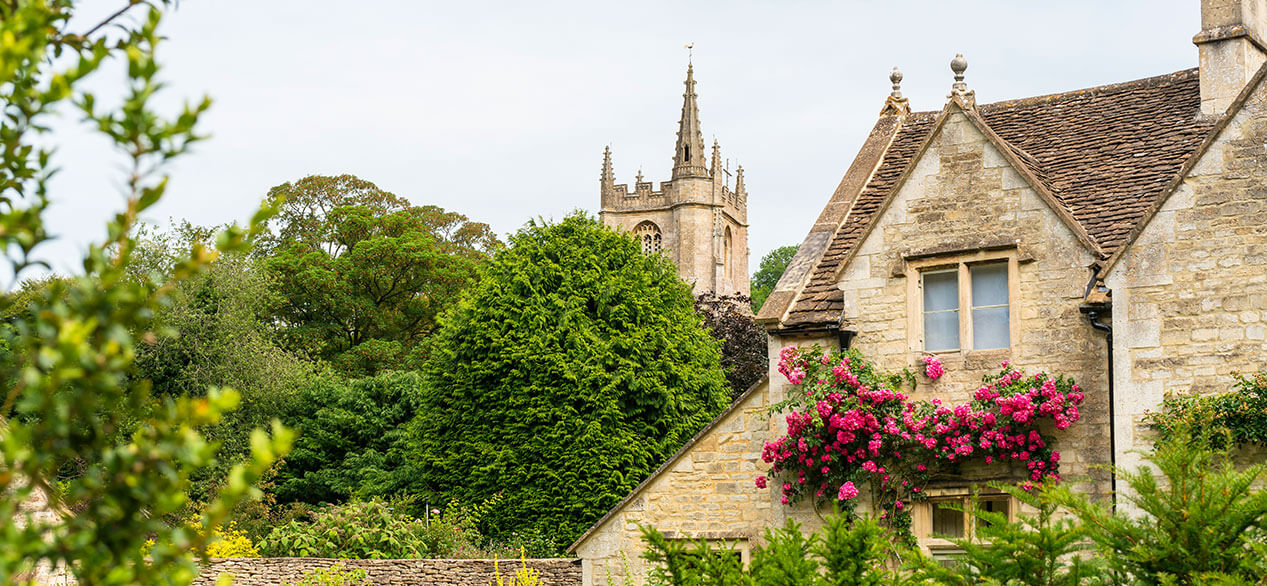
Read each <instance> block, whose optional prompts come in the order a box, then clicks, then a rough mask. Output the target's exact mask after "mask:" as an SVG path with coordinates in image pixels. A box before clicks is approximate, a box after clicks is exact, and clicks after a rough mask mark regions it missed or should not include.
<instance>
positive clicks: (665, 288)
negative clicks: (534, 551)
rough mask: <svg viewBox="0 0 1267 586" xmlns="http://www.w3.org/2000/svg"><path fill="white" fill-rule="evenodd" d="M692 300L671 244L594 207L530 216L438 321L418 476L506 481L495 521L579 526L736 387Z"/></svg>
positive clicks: (454, 487) (487, 486) (457, 490)
mask: <svg viewBox="0 0 1267 586" xmlns="http://www.w3.org/2000/svg"><path fill="white" fill-rule="evenodd" d="M692 301H693V299H692V297H691V293H690V290H689V288H688V287H687V285H686V284H685V283H683V282H682V281H681V279H680V278H678V276H677V272H676V270H675V269H674V267H673V266H672V264H671V263H670V262H669V261H668V260H667V259H665V258H664V257H663V256H661V255H645V254H642V253H641V252H640V251H639V248H638V246H637V245H636V244H635V243H634V241H633V240H632V239H630V238H629V237H628V236H626V235H622V234H619V233H616V232H614V231H612V230H610V229H608V228H605V227H604V226H602V225H601V224H600V223H599V222H598V221H597V220H595V219H593V218H590V217H587V216H585V215H582V214H580V213H576V214H573V215H570V216H568V217H566V218H565V219H563V220H562V221H561V222H558V223H548V222H530V223H529V224H528V225H527V226H526V227H525V228H524V229H522V230H521V231H520V232H519V233H517V234H515V235H514V236H512V237H511V247H510V248H509V249H506V250H503V251H501V252H499V253H497V254H496V255H495V256H494V258H493V261H492V262H491V263H490V264H489V266H488V270H487V272H486V275H485V276H484V278H482V279H481V280H480V282H479V283H478V284H477V285H476V286H475V287H474V288H473V289H472V290H471V292H470V294H469V295H468V297H467V298H466V299H465V300H463V301H461V302H460V303H459V304H458V305H457V306H456V307H455V308H454V309H453V311H452V312H451V313H449V314H448V315H447V317H446V318H445V319H444V321H443V325H442V327H441V330H440V332H439V333H438V334H437V341H436V344H435V347H434V348H433V350H432V354H431V356H430V359H429V360H428V362H427V363H426V366H425V368H424V386H425V389H424V392H423V396H422V404H421V406H420V408H419V413H418V418H417V420H416V421H415V424H414V429H413V432H412V434H413V441H414V442H415V444H416V450H417V457H418V460H419V463H420V478H421V480H422V483H423V485H424V486H423V488H425V489H429V490H431V491H433V492H438V493H440V494H441V495H445V496H448V497H453V498H457V499H460V500H462V501H464V502H477V501H479V500H482V499H485V498H488V497H490V496H492V495H496V494H499V493H504V495H505V498H504V499H502V500H501V501H500V504H499V507H498V510H497V511H496V513H495V514H491V515H489V516H488V518H487V523H488V524H489V525H490V527H488V530H489V531H491V532H493V533H498V532H509V531H511V530H514V531H518V532H520V533H524V532H530V531H531V532H537V533H540V534H542V535H545V536H548V537H550V538H554V539H555V540H556V541H558V542H559V543H566V542H567V541H568V540H570V539H572V538H575V537H576V536H577V535H579V533H580V532H581V531H582V530H584V529H585V527H586V526H587V525H588V524H589V523H591V522H593V521H594V520H596V519H597V518H598V517H599V516H600V515H602V514H603V512H604V511H606V510H607V509H608V508H610V507H611V506H613V505H615V504H616V502H617V501H618V500H619V499H620V498H622V497H623V496H624V495H625V494H627V493H628V491H630V490H631V489H633V487H634V486H635V485H637V484H638V483H639V482H640V481H642V480H643V478H645V477H646V476H647V474H648V473H650V472H651V471H652V470H654V469H655V468H656V467H657V466H659V465H660V464H661V463H662V462H663V461H664V460H665V458H666V457H668V456H669V455H670V454H672V453H673V452H674V451H675V450H676V449H677V448H678V447H680V446H681V445H682V444H683V443H684V442H685V441H686V440H687V439H688V438H689V437H691V435H693V434H694V433H695V432H697V431H699V429H700V428H701V427H703V425H704V424H705V423H706V422H708V421H709V420H710V418H711V417H712V416H713V415H715V414H716V413H717V412H718V411H720V409H721V408H722V407H723V406H724V405H725V403H726V399H727V389H726V381H725V378H724V376H723V374H722V371H721V368H720V366H719V362H718V360H719V358H718V350H717V344H716V343H715V342H714V341H713V340H712V339H711V338H710V337H709V335H708V334H707V332H705V331H704V329H703V328H702V327H701V324H700V318H699V316H698V315H697V314H695V313H694V311H692Z"/></svg>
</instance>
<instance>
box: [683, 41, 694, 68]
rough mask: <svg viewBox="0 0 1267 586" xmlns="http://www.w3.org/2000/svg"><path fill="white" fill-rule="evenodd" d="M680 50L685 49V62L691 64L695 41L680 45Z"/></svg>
mask: <svg viewBox="0 0 1267 586" xmlns="http://www.w3.org/2000/svg"><path fill="white" fill-rule="evenodd" d="M682 48H683V49H686V62H687V63H693V62H694V58H695V41H691V42H689V43H687V44H685V45H682Z"/></svg>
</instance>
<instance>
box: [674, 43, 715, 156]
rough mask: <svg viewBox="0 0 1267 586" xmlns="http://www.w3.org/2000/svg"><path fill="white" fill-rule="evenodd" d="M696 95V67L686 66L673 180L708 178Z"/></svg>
mask: <svg viewBox="0 0 1267 586" xmlns="http://www.w3.org/2000/svg"><path fill="white" fill-rule="evenodd" d="M697 97H698V96H696V95H695V66H694V65H693V64H691V65H687V66H686V93H684V94H682V98H683V101H682V120H681V121H680V122H678V131H677V147H676V149H675V150H674V153H673V179H679V178H682V177H708V170H707V169H706V168H705V167H704V135H703V134H702V133H701V132H700V128H699V103H698V102H697V101H696V98H697Z"/></svg>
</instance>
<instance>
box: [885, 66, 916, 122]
mask: <svg viewBox="0 0 1267 586" xmlns="http://www.w3.org/2000/svg"><path fill="white" fill-rule="evenodd" d="M889 82H890V83H892V84H893V91H891V92H889V97H888V99H886V100H884V107H883V108H881V109H880V115H881V116H891V115H897V116H901V115H903V114H909V113H910V112H911V106H910V103H909V102H908V101H907V99H906V98H903V97H902V71H901V70H900V69H898V68H897V66H896V65H894V66H893V72H892V73H890V74H889Z"/></svg>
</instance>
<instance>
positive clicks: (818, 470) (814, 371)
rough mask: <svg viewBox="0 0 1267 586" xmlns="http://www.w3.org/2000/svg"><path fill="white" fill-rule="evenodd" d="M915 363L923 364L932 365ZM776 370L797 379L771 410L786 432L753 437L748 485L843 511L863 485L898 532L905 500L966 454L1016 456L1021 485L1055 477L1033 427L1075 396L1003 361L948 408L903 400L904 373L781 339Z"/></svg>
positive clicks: (1047, 439)
mask: <svg viewBox="0 0 1267 586" xmlns="http://www.w3.org/2000/svg"><path fill="white" fill-rule="evenodd" d="M935 360H936V359H934V361H935ZM936 364H937V368H936V374H937V376H936V377H935V376H933V372H926V373H925V374H927V375H928V376H929V378H931V379H936V378H937V377H940V376H941V374H942V367H941V364H940V362H937V363H936ZM926 366H928V368H929V370H930V371H932V370H933V369H932V366H933V362H931V361H926ZM779 372H780V373H782V374H783V375H784V376H785V377H787V379H788V381H789V382H791V383H792V384H793V385H797V386H796V387H795V388H794V389H792V390H791V391H790V392H789V393H788V395H789V398H788V399H787V400H786V401H783V402H781V403H779V404H777V405H775V406H774V407H773V408H772V410H773V411H775V412H787V415H786V418H787V435H784V436H783V437H780V438H778V439H777V440H775V441H772V442H767V443H766V444H765V446H764V449H763V450H762V454H761V457H762V459H763V460H764V461H765V462H766V463H768V464H770V473H769V476H770V478H767V477H766V476H758V477H757V479H756V484H757V486H758V487H761V488H765V487H766V486H768V483H769V481H770V480H771V479H773V480H774V481H775V483H777V484H778V486H779V490H780V492H781V493H782V501H783V503H784V504H789V503H791V502H795V501H797V500H799V499H801V498H803V497H805V496H806V495H812V496H813V497H814V498H815V499H818V500H819V501H827V500H835V501H837V503H838V505H839V507H840V508H841V510H842V511H843V512H847V513H852V512H853V510H854V508H855V507H856V506H857V501H858V496H859V495H860V494H861V491H860V488H859V487H860V486H861V485H864V484H866V485H868V486H869V487H870V489H871V490H870V494H871V496H872V498H873V499H875V501H874V503H873V505H874V509H875V510H876V511H877V512H878V513H879V516H880V517H881V518H882V519H885V520H887V522H888V523H889V524H890V526H892V527H894V528H897V529H900V530H903V531H906V530H909V527H910V513H909V508H908V507H907V506H906V505H907V504H908V503H909V502H910V501H912V500H919V499H921V498H923V492H922V491H923V490H924V488H925V486H926V485H927V483H928V481H929V480H930V479H931V478H933V476H934V475H937V474H946V473H954V472H955V467H957V466H959V465H960V464H962V463H964V462H966V461H972V460H976V461H982V462H984V463H986V464H993V465H1002V466H1012V465H1014V464H1019V465H1023V466H1024V469H1025V470H1027V471H1028V479H1027V480H1025V481H1024V482H1023V484H1022V485H1021V486H1022V488H1024V489H1026V490H1030V489H1032V488H1033V487H1034V486H1036V485H1038V484H1042V483H1044V482H1054V481H1058V480H1059V479H1060V472H1059V471H1060V453H1059V452H1057V451H1055V450H1053V449H1052V448H1051V443H1052V437H1051V431H1044V430H1050V429H1051V428H1054V429H1055V430H1064V429H1067V428H1068V427H1069V426H1070V425H1072V424H1073V423H1074V422H1076V421H1078V419H1079V417H1080V414H1079V412H1078V406H1079V405H1081V404H1082V400H1083V395H1082V391H1081V390H1080V389H1079V388H1078V385H1077V384H1075V383H1074V382H1073V380H1071V379H1068V378H1065V377H1061V376H1058V377H1051V376H1049V375H1047V374H1046V373H1038V374H1034V375H1027V374H1026V373H1025V372H1024V371H1022V370H1019V369H1015V368H1013V367H1012V365H1011V364H1010V363H1009V362H1003V364H1002V370H1001V371H1000V372H999V373H998V374H992V375H987V376H985V377H984V379H983V381H982V385H981V386H980V388H978V389H977V390H976V391H975V392H974V393H973V399H972V401H970V402H969V403H966V404H963V405H955V406H950V405H943V404H942V402H941V401H940V400H937V399H933V400H931V401H914V400H911V399H909V398H908V396H907V395H906V394H905V393H904V392H902V388H903V386H904V385H906V386H909V388H911V389H914V387H915V377H914V376H913V375H911V374H910V373H909V372H904V373H903V374H900V375H898V374H886V373H882V372H880V371H879V370H877V369H876V368H875V367H874V366H873V365H872V364H870V363H868V362H867V361H866V360H865V359H864V358H863V356H862V355H861V354H860V353H858V352H857V351H856V350H846V351H844V352H836V351H831V352H825V351H823V350H822V349H821V348H819V347H818V346H815V347H813V348H810V349H803V348H798V347H794V346H789V347H787V348H784V349H783V350H782V352H780V354H779Z"/></svg>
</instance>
